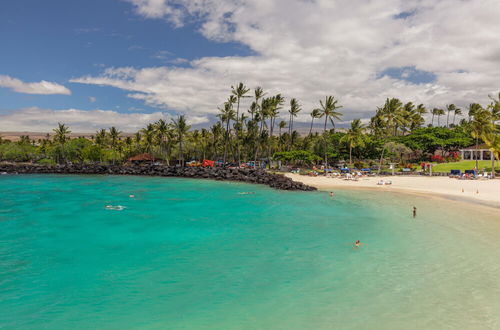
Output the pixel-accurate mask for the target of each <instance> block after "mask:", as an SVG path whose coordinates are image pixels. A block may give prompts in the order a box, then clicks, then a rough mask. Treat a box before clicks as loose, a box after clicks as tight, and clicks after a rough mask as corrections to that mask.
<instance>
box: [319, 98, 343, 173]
mask: <svg viewBox="0 0 500 330" xmlns="http://www.w3.org/2000/svg"><path fill="white" fill-rule="evenodd" d="M319 104H320V108H318V110H319V111H320V113H321V115H320V118H321V117H325V125H324V127H323V139H324V143H325V166H326V167H328V154H327V144H326V124H327V123H328V120H330V122H331V123H332V126H333V128H335V122H334V119H337V120H340V117H341V116H342V113H340V112H338V111H337V109H340V108H342V106H341V105H339V104H338V100H336V99H335V97H334V96H326V97H325V102H323V101H322V100H320V101H319Z"/></svg>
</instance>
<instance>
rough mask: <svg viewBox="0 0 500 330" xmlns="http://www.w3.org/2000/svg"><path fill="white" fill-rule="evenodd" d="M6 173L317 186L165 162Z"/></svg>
mask: <svg viewBox="0 0 500 330" xmlns="http://www.w3.org/2000/svg"><path fill="white" fill-rule="evenodd" d="M0 173H5V174H76V175H89V174H90V175H136V176H137V175H142V176H161V177H181V178H192V179H211V180H220V181H237V182H246V183H253V184H263V185H267V186H269V187H271V188H274V189H278V190H296V191H314V190H316V188H315V187H312V186H308V185H305V184H303V183H302V182H298V181H293V180H292V179H290V178H288V177H286V176H285V175H282V174H274V173H269V172H267V171H265V170H261V169H241V168H220V167H175V166H164V165H101V164H68V165H54V166H52V165H39V164H1V163H0Z"/></svg>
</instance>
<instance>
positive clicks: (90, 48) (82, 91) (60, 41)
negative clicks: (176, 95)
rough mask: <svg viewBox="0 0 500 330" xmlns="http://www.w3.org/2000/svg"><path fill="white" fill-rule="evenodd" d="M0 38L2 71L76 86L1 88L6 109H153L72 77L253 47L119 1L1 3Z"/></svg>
mask: <svg viewBox="0 0 500 330" xmlns="http://www.w3.org/2000/svg"><path fill="white" fill-rule="evenodd" d="M0 40H1V41H2V52H1V61H0V74H3V75H9V76H11V77H15V78H18V79H20V80H22V81H26V82H32V81H40V80H47V81H52V82H57V83H60V84H63V85H65V86H67V87H68V88H70V89H71V92H72V95H29V94H19V93H15V92H12V91H10V90H8V89H5V88H0V99H1V100H2V102H1V103H0V109H2V110H8V109H15V108H24V107H32V106H37V107H41V108H58V109H65V108H78V109H95V108H102V109H116V110H117V111H119V112H124V111H129V109H142V110H144V111H155V110H156V109H153V108H151V107H149V106H148V105H145V104H144V103H143V102H140V101H137V100H134V99H130V98H126V96H125V95H126V94H127V93H126V92H124V91H122V90H119V89H116V88H111V87H98V86H91V85H83V84H75V83H69V82H68V81H69V80H70V79H71V78H73V77H80V76H83V75H87V74H90V75H97V74H99V73H100V72H101V71H102V70H103V68H106V67H123V66H132V67H154V66H163V65H169V64H171V61H174V60H175V59H177V58H182V59H186V60H193V59H195V58H197V57H201V56H227V55H246V54H248V53H249V51H248V48H246V47H244V46H243V45H241V44H236V43H220V42H213V41H209V40H207V39H206V38H204V37H203V36H201V35H200V34H199V33H197V31H196V24H192V25H188V26H185V27H182V28H173V27H172V26H171V24H169V23H168V22H166V21H162V20H148V19H144V18H142V17H140V16H138V15H136V14H134V13H133V10H132V7H131V5H130V3H127V2H124V1H114V0H85V1H67V0H46V1H36V0H16V1H2V3H0ZM175 63H176V65H180V66H182V65H185V64H184V63H177V62H175ZM91 97H93V98H95V102H91V101H90V98H91Z"/></svg>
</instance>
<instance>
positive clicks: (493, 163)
mask: <svg viewBox="0 0 500 330" xmlns="http://www.w3.org/2000/svg"><path fill="white" fill-rule="evenodd" d="M490 155H491V178H492V179H494V178H495V154H494V153H493V152H491V151H490Z"/></svg>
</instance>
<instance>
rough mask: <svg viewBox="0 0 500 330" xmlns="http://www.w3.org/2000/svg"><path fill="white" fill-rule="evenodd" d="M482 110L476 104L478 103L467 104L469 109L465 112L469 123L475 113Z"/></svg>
mask: <svg viewBox="0 0 500 330" xmlns="http://www.w3.org/2000/svg"><path fill="white" fill-rule="evenodd" d="M482 109H483V107H482V106H481V105H480V104H478V103H471V104H469V109H468V112H467V116H468V117H469V122H470V121H471V120H472V118H474V116H475V115H476V113H477V112H480V111H481V110H482Z"/></svg>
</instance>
